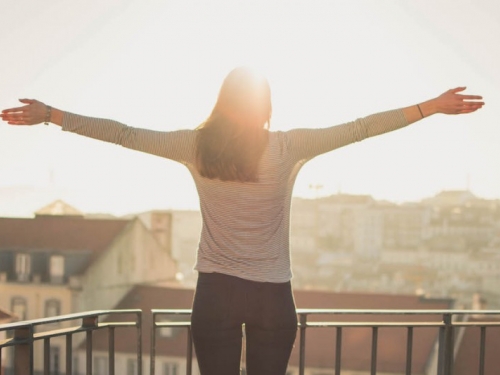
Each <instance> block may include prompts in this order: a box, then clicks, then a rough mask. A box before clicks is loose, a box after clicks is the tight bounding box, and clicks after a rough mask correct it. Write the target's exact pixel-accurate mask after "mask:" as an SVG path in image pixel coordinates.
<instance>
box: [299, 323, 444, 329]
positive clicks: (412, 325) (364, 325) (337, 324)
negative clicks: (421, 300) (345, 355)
mask: <svg viewBox="0 0 500 375" xmlns="http://www.w3.org/2000/svg"><path fill="white" fill-rule="evenodd" d="M305 326H306V327H310V328H322V327H334V328H335V327H402V328H406V327H443V326H444V323H441V322H397V323H393V322H307V323H306V325H305ZM299 327H301V325H300V323H299Z"/></svg>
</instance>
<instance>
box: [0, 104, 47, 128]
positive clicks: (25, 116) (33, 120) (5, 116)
mask: <svg viewBox="0 0 500 375" xmlns="http://www.w3.org/2000/svg"><path fill="white" fill-rule="evenodd" d="M19 101H20V102H21V103H24V104H26V105H24V106H22V107H16V108H9V109H4V110H3V111H2V113H1V114H0V117H1V118H2V120H3V121H7V123H8V124H10V125H36V124H40V123H42V122H44V121H45V120H46V116H47V106H46V105H45V104H43V103H42V102H39V101H38V100H34V99H19ZM49 121H50V119H49Z"/></svg>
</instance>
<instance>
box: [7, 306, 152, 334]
mask: <svg viewBox="0 0 500 375" xmlns="http://www.w3.org/2000/svg"><path fill="white" fill-rule="evenodd" d="M121 314H138V315H140V314H142V310H140V309H129V310H95V311H87V312H84V313H76V314H67V315H59V316H55V317H50V318H41V319H33V320H23V321H20V322H15V323H8V324H1V325H0V331H6V330H11V329H15V328H21V327H26V326H38V325H42V324H51V323H58V322H63V321H68V320H77V319H82V318H88V317H91V316H102V315H121Z"/></svg>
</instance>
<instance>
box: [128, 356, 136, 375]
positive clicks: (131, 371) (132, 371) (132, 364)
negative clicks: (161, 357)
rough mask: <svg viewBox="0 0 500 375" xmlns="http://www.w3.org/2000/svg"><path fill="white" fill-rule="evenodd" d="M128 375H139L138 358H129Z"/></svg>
mask: <svg viewBox="0 0 500 375" xmlns="http://www.w3.org/2000/svg"><path fill="white" fill-rule="evenodd" d="M127 375H137V359H135V358H128V359H127Z"/></svg>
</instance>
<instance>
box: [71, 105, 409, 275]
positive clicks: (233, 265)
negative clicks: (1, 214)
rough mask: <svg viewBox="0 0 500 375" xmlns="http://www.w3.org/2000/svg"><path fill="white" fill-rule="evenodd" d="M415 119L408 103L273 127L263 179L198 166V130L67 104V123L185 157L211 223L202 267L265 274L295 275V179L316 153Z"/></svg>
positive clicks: (201, 249) (203, 239) (204, 235)
mask: <svg viewBox="0 0 500 375" xmlns="http://www.w3.org/2000/svg"><path fill="white" fill-rule="evenodd" d="M407 124H408V122H407V120H406V118H405V116H404V114H403V111H402V110H392V111H387V112H381V113H378V114H374V115H370V116H367V117H364V118H360V119H357V120H356V121H353V122H348V123H345V124H341V125H336V126H332V127H327V128H319V129H293V130H289V131H270V132H269V142H268V146H267V148H266V149H265V151H264V153H263V155H262V157H261V160H260V164H259V171H258V182H245V183H242V182H235V181H220V180H215V179H207V178H204V177H201V176H200V174H199V173H198V170H197V169H196V165H195V157H196V149H195V148H196V130H178V131H165V132H162V131H153V130H147V129H140V128H133V127H130V126H126V125H124V124H121V123H119V122H116V121H113V120H106V119H99V118H92V117H85V116H80V115H76V114H72V113H68V112H66V113H65V114H64V118H63V130H64V131H70V132H73V133H77V134H80V135H84V136H87V137H91V138H95V139H99V140H102V141H106V142H111V143H115V144H119V145H122V146H124V147H127V148H130V149H134V150H138V151H143V152H147V153H150V154H154V155H158V156H160V157H164V158H168V159H171V160H174V161H177V162H180V163H182V164H184V165H185V166H186V167H187V168H188V169H189V171H190V173H191V175H192V176H193V179H194V182H195V184H196V188H197V191H198V194H199V197H200V209H201V214H202V219H203V226H202V231H201V236H200V242H199V246H198V253H197V261H196V265H195V269H196V270H198V271H199V272H219V273H223V274H227V275H232V276H237V277H240V278H243V279H247V280H252V281H259V282H274V283H280V282H286V281H288V280H290V279H291V277H292V272H291V264H290V249H289V247H290V246H289V231H290V225H289V222H290V205H291V196H292V190H293V185H294V182H295V179H296V177H297V173H298V172H299V170H300V168H301V167H302V166H303V165H304V164H305V163H306V162H307V161H308V160H311V159H312V158H313V157H315V156H317V155H320V154H323V153H325V152H328V151H331V150H334V149H336V148H339V147H342V146H345V145H347V144H350V143H353V142H357V141H361V140H363V139H365V138H367V137H371V136H375V135H378V134H382V133H386V132H389V131H392V130H395V129H398V128H401V127H403V126H406V125H407Z"/></svg>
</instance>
